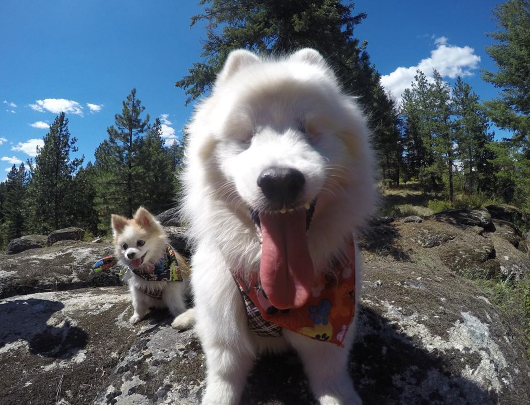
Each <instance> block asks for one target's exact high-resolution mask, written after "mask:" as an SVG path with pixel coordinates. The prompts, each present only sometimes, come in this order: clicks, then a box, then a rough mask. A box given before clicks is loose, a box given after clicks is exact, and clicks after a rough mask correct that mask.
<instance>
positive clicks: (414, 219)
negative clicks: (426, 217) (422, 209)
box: [401, 215, 423, 224]
mask: <svg viewBox="0 0 530 405" xmlns="http://www.w3.org/2000/svg"><path fill="white" fill-rule="evenodd" d="M401 222H403V223H404V224H406V223H409V222H414V223H416V224H419V223H421V222H423V219H422V218H421V217H419V216H417V215H410V216H408V217H405V218H403V219H402V220H401Z"/></svg>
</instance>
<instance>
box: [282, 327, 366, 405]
mask: <svg viewBox="0 0 530 405" xmlns="http://www.w3.org/2000/svg"><path fill="white" fill-rule="evenodd" d="M284 335H285V337H286V339H287V340H288V341H289V342H290V343H291V344H292V345H293V347H294V348H295V349H296V351H297V352H298V354H299V355H300V358H301V360H302V363H303V364H304V369H305V372H306V374H307V376H308V378H309V383H310V385H311V389H312V390H313V393H314V395H315V397H316V399H318V401H320V404H321V405H362V401H361V399H360V398H359V395H357V393H356V392H355V390H354V388H353V381H352V379H351V377H350V375H349V373H348V357H349V348H350V345H351V343H352V338H353V333H351V332H350V333H348V335H349V336H347V337H346V340H345V342H344V343H345V347H344V348H341V347H339V346H337V345H335V344H333V343H328V342H319V341H318V340H314V339H311V338H308V337H306V336H303V335H300V334H297V333H294V332H290V331H285V330H284Z"/></svg>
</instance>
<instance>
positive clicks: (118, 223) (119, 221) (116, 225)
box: [110, 214, 127, 236]
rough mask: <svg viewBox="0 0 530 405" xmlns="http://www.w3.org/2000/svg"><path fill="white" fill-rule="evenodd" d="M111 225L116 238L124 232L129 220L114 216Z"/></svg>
mask: <svg viewBox="0 0 530 405" xmlns="http://www.w3.org/2000/svg"><path fill="white" fill-rule="evenodd" d="M110 223H111V225H112V232H113V233H114V236H117V235H119V234H120V233H122V232H123V228H125V225H127V218H125V217H122V216H120V215H115V214H112V216H111V220H110Z"/></svg>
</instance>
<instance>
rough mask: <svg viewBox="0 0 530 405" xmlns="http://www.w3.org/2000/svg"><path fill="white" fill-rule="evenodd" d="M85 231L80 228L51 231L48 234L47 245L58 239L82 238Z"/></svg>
mask: <svg viewBox="0 0 530 405" xmlns="http://www.w3.org/2000/svg"><path fill="white" fill-rule="evenodd" d="M84 237H85V231H84V230H83V229H81V228H75V227H70V228H64V229H58V230H56V231H53V232H52V233H50V234H49V235H48V246H49V245H53V244H54V243H56V242H58V241H60V240H83V238H84Z"/></svg>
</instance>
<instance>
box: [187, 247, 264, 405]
mask: <svg viewBox="0 0 530 405" xmlns="http://www.w3.org/2000/svg"><path fill="white" fill-rule="evenodd" d="M192 268H193V273H192V281H191V282H192V288H193V294H194V301H195V314H196V318H197V319H196V327H195V328H196V332H197V334H198V336H199V338H200V341H201V344H202V347H203V350H204V353H205V355H206V367H207V378H206V391H205V393H204V396H203V398H202V404H203V405H213V404H219V405H221V404H222V405H235V404H237V403H239V399H240V397H241V394H242V392H243V388H244V386H245V381H246V379H247V375H248V372H249V371H250V368H251V367H252V364H253V361H254V357H255V351H256V348H255V345H254V344H253V343H252V342H251V340H250V337H249V331H248V326H247V319H246V313H245V309H244V305H243V300H242V298H241V296H240V293H239V290H238V288H237V286H236V284H235V282H234V279H233V278H232V275H231V274H230V272H229V270H228V267H227V265H226V264H225V261H224V259H223V257H222V255H221V254H220V253H219V252H218V251H216V250H213V251H212V248H211V245H210V246H207V247H204V246H203V247H201V246H199V248H198V250H197V252H196V253H195V255H194V257H193V262H192Z"/></svg>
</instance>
